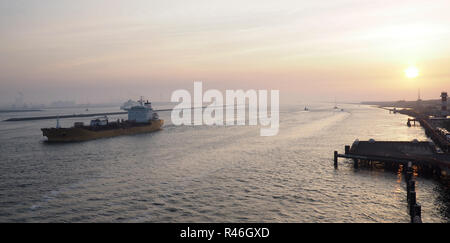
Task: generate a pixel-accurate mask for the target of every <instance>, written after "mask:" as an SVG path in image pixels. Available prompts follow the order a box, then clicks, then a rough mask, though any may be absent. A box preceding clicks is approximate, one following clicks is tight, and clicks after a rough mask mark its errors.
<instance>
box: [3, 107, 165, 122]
mask: <svg viewBox="0 0 450 243" xmlns="http://www.w3.org/2000/svg"><path fill="white" fill-rule="evenodd" d="M171 110H172V109H161V110H155V111H157V112H158V111H171ZM124 114H128V112H127V111H118V112H104V113H83V114H71V115H59V116H34V117H16V118H9V119H6V120H3V121H7V122H14V121H33V120H48V119H58V118H59V119H63V118H77V117H94V116H112V115H124Z"/></svg>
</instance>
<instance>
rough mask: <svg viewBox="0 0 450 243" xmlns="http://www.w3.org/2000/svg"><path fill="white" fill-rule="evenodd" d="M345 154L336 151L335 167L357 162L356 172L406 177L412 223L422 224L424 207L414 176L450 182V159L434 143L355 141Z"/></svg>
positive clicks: (355, 165)
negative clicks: (371, 169) (379, 169)
mask: <svg viewBox="0 0 450 243" xmlns="http://www.w3.org/2000/svg"><path fill="white" fill-rule="evenodd" d="M344 151H345V152H344V154H339V153H338V151H334V167H335V168H338V158H347V159H352V160H353V167H354V168H355V169H357V168H359V167H362V166H366V167H380V166H382V167H383V168H384V169H387V170H393V171H400V170H402V171H403V172H404V173H405V182H406V194H407V195H406V196H407V202H408V208H409V214H410V216H411V223H421V222H422V219H421V205H420V204H419V203H417V201H416V191H415V180H414V178H413V173H414V172H416V173H417V174H419V175H425V174H426V175H432V176H435V177H438V178H448V177H449V175H450V155H449V154H447V153H439V152H438V151H437V150H436V147H435V145H434V144H433V143H431V142H419V141H417V140H414V141H411V142H408V141H375V140H373V139H371V140H369V141H359V140H355V142H354V143H353V144H352V146H349V145H346V146H345V148H344Z"/></svg>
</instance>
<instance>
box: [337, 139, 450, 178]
mask: <svg viewBox="0 0 450 243" xmlns="http://www.w3.org/2000/svg"><path fill="white" fill-rule="evenodd" d="M339 157H340V158H348V159H353V161H354V167H355V168H358V166H359V164H360V163H366V164H368V165H372V163H373V162H379V163H382V164H383V165H384V167H385V168H393V169H395V168H399V167H405V166H406V165H407V163H408V162H411V163H412V165H413V166H414V167H415V168H416V170H417V171H418V172H420V173H424V174H432V175H436V176H439V177H448V176H449V175H450V155H449V154H447V153H438V151H437V150H436V147H435V145H434V144H433V143H432V142H428V141H425V142H419V141H417V140H414V141H375V140H369V141H359V140H355V142H354V143H353V145H352V146H351V147H350V146H348V145H347V146H345V153H344V154H339V153H338V152H337V151H335V153H334V162H335V163H334V164H335V166H336V167H337V161H338V158H339Z"/></svg>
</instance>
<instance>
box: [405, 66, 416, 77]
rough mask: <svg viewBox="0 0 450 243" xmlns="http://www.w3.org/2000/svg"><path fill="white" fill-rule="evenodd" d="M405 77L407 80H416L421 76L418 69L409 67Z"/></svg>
mask: <svg viewBox="0 0 450 243" xmlns="http://www.w3.org/2000/svg"><path fill="white" fill-rule="evenodd" d="M405 76H406V77H407V78H415V77H417V76H419V70H418V69H417V68H416V67H409V68H407V69H405Z"/></svg>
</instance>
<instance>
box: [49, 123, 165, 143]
mask: <svg viewBox="0 0 450 243" xmlns="http://www.w3.org/2000/svg"><path fill="white" fill-rule="evenodd" d="M163 124H164V120H156V121H152V122H151V123H149V124H140V125H136V126H128V127H119V128H113V129H104V130H93V129H87V128H83V127H71V128H42V129H41V130H42V133H43V136H46V137H47V138H48V140H47V141H48V142H80V141H88V140H93V139H99V138H108V137H116V136H122V135H133V134H139V133H148V132H154V131H157V130H160V129H161V127H162V125H163Z"/></svg>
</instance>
